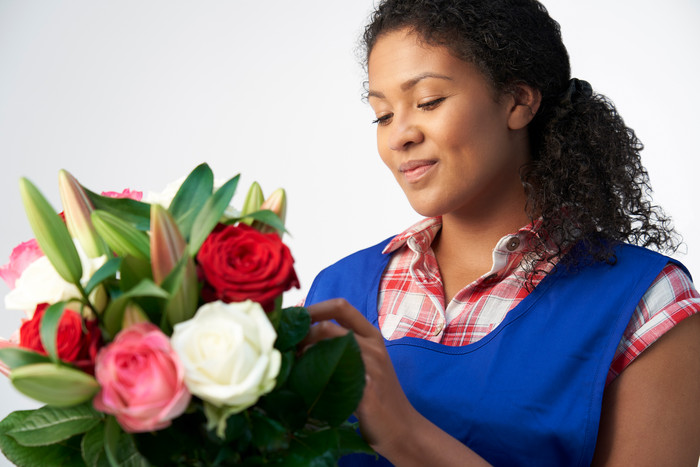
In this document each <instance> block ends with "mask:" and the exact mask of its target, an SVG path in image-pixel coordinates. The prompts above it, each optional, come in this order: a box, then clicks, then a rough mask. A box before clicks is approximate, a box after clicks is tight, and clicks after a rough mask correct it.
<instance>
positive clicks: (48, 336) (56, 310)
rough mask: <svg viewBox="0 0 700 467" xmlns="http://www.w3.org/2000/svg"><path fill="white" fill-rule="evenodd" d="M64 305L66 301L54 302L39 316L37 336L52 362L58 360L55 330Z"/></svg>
mask: <svg viewBox="0 0 700 467" xmlns="http://www.w3.org/2000/svg"><path fill="white" fill-rule="evenodd" d="M65 306H66V302H58V303H54V304H53V305H51V306H50V307H48V308H47V309H46V311H44V316H43V317H42V318H41V327H40V329H39V337H40V338H41V343H42V344H43V345H44V350H46V353H47V354H48V356H49V358H50V359H51V361H53V362H54V363H58V362H60V359H59V358H58V350H56V331H57V330H58V323H59V322H60V321H61V317H62V316H63V312H64V309H65Z"/></svg>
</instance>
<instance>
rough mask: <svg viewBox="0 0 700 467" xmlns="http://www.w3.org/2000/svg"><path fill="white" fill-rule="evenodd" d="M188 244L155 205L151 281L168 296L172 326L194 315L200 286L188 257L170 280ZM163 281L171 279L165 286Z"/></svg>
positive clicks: (152, 221) (165, 212)
mask: <svg viewBox="0 0 700 467" xmlns="http://www.w3.org/2000/svg"><path fill="white" fill-rule="evenodd" d="M186 248H187V244H186V243H185V240H184V238H183V237H182V234H181V233H180V231H179V230H178V228H177V224H176V223H175V220H174V219H173V218H172V216H171V215H170V213H169V212H168V211H167V210H166V209H165V208H163V207H162V206H159V205H157V204H154V205H152V206H151V268H152V271H153V279H154V280H155V281H156V283H157V284H158V285H163V287H164V288H166V290H168V292H170V294H171V298H170V300H169V301H168V303H167V304H166V307H165V314H166V315H167V317H168V322H169V323H170V324H171V325H175V324H177V323H179V322H181V321H186V320H188V319H190V318H192V316H194V313H195V311H197V300H198V297H199V294H198V292H199V286H198V283H197V270H196V268H195V265H194V260H193V259H192V257H190V256H189V255H187V258H186V259H184V261H185V263H184V264H183V265H181V267H182V269H180V270H179V271H178V272H179V273H178V274H175V277H169V275H170V273H171V272H173V269H174V268H175V267H176V266H177V265H178V263H179V262H180V261H181V260H182V258H183V256H185V254H186ZM166 278H168V279H170V280H168V281H167V284H165V283H164V281H165V280H166Z"/></svg>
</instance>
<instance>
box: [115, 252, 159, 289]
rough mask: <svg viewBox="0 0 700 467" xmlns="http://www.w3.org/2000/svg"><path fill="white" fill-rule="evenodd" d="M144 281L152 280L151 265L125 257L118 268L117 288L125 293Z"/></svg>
mask: <svg viewBox="0 0 700 467" xmlns="http://www.w3.org/2000/svg"><path fill="white" fill-rule="evenodd" d="M144 279H148V280H151V281H152V280H153V275H152V273H151V265H150V264H149V263H148V262H147V261H143V260H140V259H138V258H134V257H133V256H125V257H124V258H122V265H121V267H120V268H119V286H120V288H121V289H122V291H124V292H126V291H128V290H130V289H133V288H134V287H136V285H137V284H138V283H139V282H141V281H142V280H144Z"/></svg>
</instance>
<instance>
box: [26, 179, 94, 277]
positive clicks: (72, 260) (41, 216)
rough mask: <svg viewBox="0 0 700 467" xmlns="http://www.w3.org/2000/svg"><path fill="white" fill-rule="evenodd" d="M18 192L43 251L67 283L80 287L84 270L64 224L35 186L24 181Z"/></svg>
mask: <svg viewBox="0 0 700 467" xmlns="http://www.w3.org/2000/svg"><path fill="white" fill-rule="evenodd" d="M19 191H20V195H21V196H22V202H23V203H24V210H25V211H26V213H27V219H29V225H31V227H32V231H33V232H34V236H35V237H36V240H37V242H38V243H39V246H40V247H41V251H43V252H44V254H45V255H46V257H47V258H48V259H49V261H50V262H51V265H52V266H53V267H54V269H56V272H58V274H59V275H60V276H61V277H62V278H63V279H65V281H66V282H69V283H71V284H80V278H81V276H82V275H83V268H82V265H81V263H80V256H78V251H77V250H76V249H75V245H74V244H73V239H72V238H71V236H70V234H69V233H68V229H66V226H65V224H64V223H63V221H62V220H61V218H60V217H58V215H57V214H56V211H55V210H54V209H53V208H52V207H51V205H50V204H49V202H48V201H46V198H44V196H43V195H42V194H41V192H40V191H39V190H38V189H37V188H36V187H35V186H34V185H33V184H32V182H30V181H29V180H27V179H26V178H21V179H20V181H19Z"/></svg>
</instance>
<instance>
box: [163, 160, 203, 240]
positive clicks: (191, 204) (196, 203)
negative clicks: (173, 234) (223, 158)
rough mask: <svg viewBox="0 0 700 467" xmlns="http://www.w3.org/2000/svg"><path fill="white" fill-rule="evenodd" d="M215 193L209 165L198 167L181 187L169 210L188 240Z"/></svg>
mask: <svg viewBox="0 0 700 467" xmlns="http://www.w3.org/2000/svg"><path fill="white" fill-rule="evenodd" d="M213 191H214V174H213V173H212V171H211V169H210V168H209V166H208V165H207V164H200V165H199V166H197V167H196V168H195V169H194V170H193V171H192V172H191V173H190V174H189V175H188V176H187V178H186V179H185V181H184V182H183V183H182V185H180V189H179V190H178V191H177V194H175V197H174V198H173V200H172V202H171V203H170V207H169V208H168V210H169V211H170V213H171V214H172V215H173V218H174V219H175V222H177V226H178V228H179V229H180V232H181V233H182V235H183V236H184V237H185V239H188V238H189V237H190V232H191V231H192V226H193V225H194V221H195V219H196V217H197V214H198V213H199V212H200V211H201V210H202V208H203V207H204V204H205V203H206V201H207V200H208V199H209V197H210V196H211V194H212V192H213Z"/></svg>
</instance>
